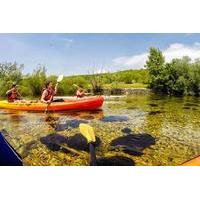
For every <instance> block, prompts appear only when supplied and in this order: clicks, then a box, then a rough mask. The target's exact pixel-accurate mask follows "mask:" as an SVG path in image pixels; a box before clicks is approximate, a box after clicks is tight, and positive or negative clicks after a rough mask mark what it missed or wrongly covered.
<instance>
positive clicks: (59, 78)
mask: <svg viewBox="0 0 200 200" xmlns="http://www.w3.org/2000/svg"><path fill="white" fill-rule="evenodd" d="M62 80H63V75H59V76H58V78H57V84H58V83H60V82H61V81H62ZM52 100H53V96H51V98H50V103H48V104H47V106H46V109H45V111H44V112H45V113H47V112H48V108H49V106H50V104H51V102H52Z"/></svg>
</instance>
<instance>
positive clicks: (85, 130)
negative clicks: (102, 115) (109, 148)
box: [79, 124, 96, 143]
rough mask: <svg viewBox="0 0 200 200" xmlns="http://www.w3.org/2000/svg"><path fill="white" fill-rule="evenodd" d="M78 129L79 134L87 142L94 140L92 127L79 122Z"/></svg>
mask: <svg viewBox="0 0 200 200" xmlns="http://www.w3.org/2000/svg"><path fill="white" fill-rule="evenodd" d="M79 129H80V132H81V134H82V135H83V136H84V137H85V138H86V139H87V141H88V143H90V142H95V141H96V138H95V134H94V129H93V127H91V126H90V125H88V124H80V125H79Z"/></svg>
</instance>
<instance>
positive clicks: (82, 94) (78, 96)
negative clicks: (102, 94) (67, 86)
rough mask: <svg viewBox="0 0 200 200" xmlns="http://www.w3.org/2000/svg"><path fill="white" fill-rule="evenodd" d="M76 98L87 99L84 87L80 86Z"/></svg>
mask: <svg viewBox="0 0 200 200" xmlns="http://www.w3.org/2000/svg"><path fill="white" fill-rule="evenodd" d="M76 97H77V98H83V97H85V91H84V89H83V86H81V85H80V86H79V88H78V90H77V91H76Z"/></svg>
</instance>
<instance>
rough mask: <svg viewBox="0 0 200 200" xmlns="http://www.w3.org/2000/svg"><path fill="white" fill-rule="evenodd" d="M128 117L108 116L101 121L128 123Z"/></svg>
mask: <svg viewBox="0 0 200 200" xmlns="http://www.w3.org/2000/svg"><path fill="white" fill-rule="evenodd" d="M128 119H129V118H128V117H127V116H107V117H104V118H103V119H101V121H102V122H124V121H128Z"/></svg>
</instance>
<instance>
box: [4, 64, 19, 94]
mask: <svg viewBox="0 0 200 200" xmlns="http://www.w3.org/2000/svg"><path fill="white" fill-rule="evenodd" d="M22 69H23V65H19V66H18V64H17V63H16V62H14V63H0V95H1V96H5V93H6V91H7V90H8V89H9V88H10V87H11V86H12V84H13V82H15V83H16V84H19V83H20V82H21V80H22Z"/></svg>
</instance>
